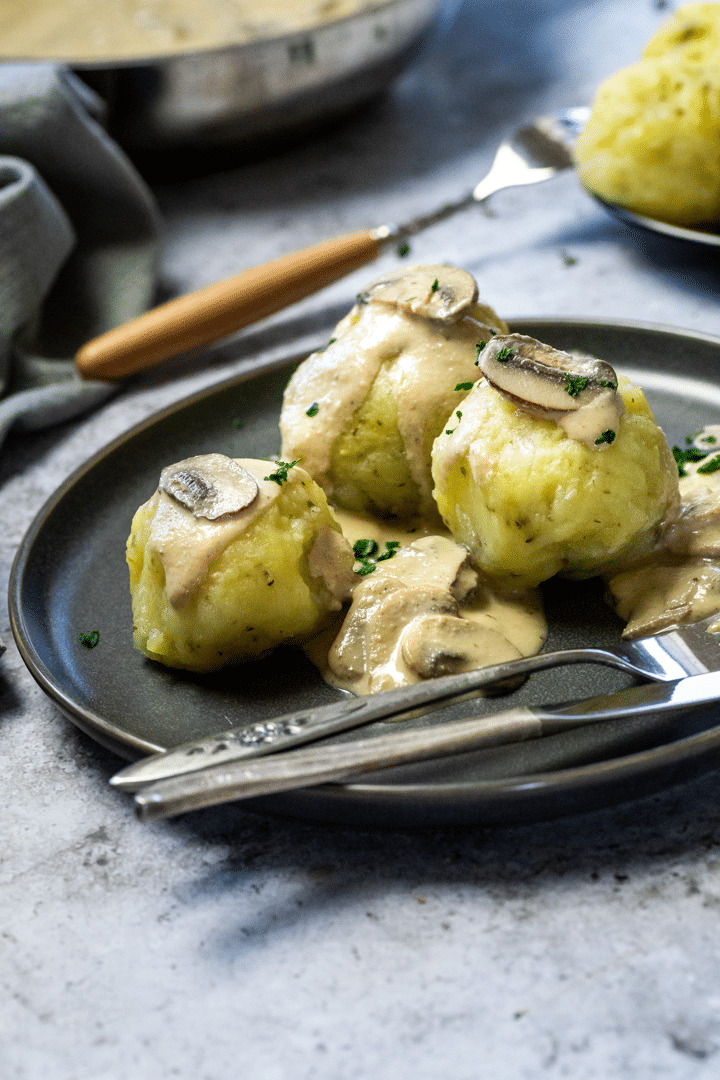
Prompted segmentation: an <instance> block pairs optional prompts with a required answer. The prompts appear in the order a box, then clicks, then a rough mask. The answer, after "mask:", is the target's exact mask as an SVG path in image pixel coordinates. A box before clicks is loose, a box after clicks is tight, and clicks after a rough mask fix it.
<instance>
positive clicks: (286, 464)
mask: <svg viewBox="0 0 720 1080" xmlns="http://www.w3.org/2000/svg"><path fill="white" fill-rule="evenodd" d="M299 461H300V458H296V459H295V461H276V462H275V464H276V465H277V470H276V471H275V472H272V473H270V475H269V476H266V477H265V479H266V480H274V481H275V483H276V484H280V486H281V487H282V485H283V484H284V483H285V481H286V480H287V478H288V473H289V472H290V470H291V469H292V468H294V467H295V465H297V464H298V463H299Z"/></svg>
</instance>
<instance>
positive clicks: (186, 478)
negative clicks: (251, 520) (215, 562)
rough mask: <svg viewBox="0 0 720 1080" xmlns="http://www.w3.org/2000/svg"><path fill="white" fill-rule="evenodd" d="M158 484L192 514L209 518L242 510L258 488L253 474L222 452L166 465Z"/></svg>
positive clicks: (251, 499) (256, 492)
mask: <svg viewBox="0 0 720 1080" xmlns="http://www.w3.org/2000/svg"><path fill="white" fill-rule="evenodd" d="M158 486H159V488H160V490H161V491H164V492H165V494H166V495H169V496H170V497H171V498H173V499H175V500H176V502H179V503H181V504H182V505H183V506H184V507H185V508H186V509H188V510H189V511H190V513H191V514H192V515H193V516H194V517H196V518H206V519H208V520H209V521H215V520H216V519H217V518H221V517H225V516H226V515H228V514H237V513H239V512H240V511H241V510H245V509H246V508H247V507H248V506H250V505H251V504H252V503H253V502H254V501H255V499H256V498H257V496H258V492H259V490H260V489H259V486H258V482H257V480H256V479H255V477H254V476H253V475H252V474H251V473H249V472H248V471H247V469H244V468H243V467H242V465H239V464H238V463H237V462H236V461H233V459H232V458H229V457H225V455H224V454H204V455H200V456H198V457H191V458H185V460H184V461H178V462H176V464H174V465H168V466H167V468H165V469H163V471H162V472H161V474H160V483H159V485H158Z"/></svg>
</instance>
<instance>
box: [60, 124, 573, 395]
mask: <svg viewBox="0 0 720 1080" xmlns="http://www.w3.org/2000/svg"><path fill="white" fill-rule="evenodd" d="M588 112H589V110H588V109H584V108H574V109H566V110H565V111H564V112H561V113H558V115H557V116H545V117H540V118H538V119H537V120H535V121H534V122H533V123H532V124H529V125H526V126H525V127H521V128H520V129H519V130H518V131H516V132H515V134H514V135H513V136H512V137H511V138H509V139H506V140H505V141H504V142H502V143H501V144H500V146H499V147H498V150H497V152H496V154H495V159H494V161H493V164H492V166H491V168H490V171H489V172H488V173H487V175H486V176H485V177H484V178H483V179H482V180H481V181H480V183H479V184H477V185H476V187H474V188H473V189H472V191H469V192H468V193H467V194H466V195H463V196H462V197H461V198H459V199H456V200H455V201H454V202H449V203H446V204H445V205H443V206H440V207H438V208H437V209H435V210H432V211H430V212H429V213H427V214H423V215H420V216H419V217H415V218H413V219H412V220H411V221H406V222H405V223H404V224H401V225H394V224H385V225H377V226H375V227H374V228H371V229H360V230H359V231H358V232H354V233H347V234H345V235H343V236H338V237H335V239H334V240H325V241H323V242H322V243H320V244H315V245H314V246H313V247H309V248H305V249H304V250H303V251H297V252H294V253H293V254H291V255H284V256H283V257H282V258H280V259H276V260H274V261H273V262H269V263H265V265H264V266H260V267H254V268H253V269H251V270H245V271H243V273H241V274H238V275H236V276H235V277H232V278H227V279H226V280H225V281H220V282H217V283H216V284H214V285H208V286H207V287H206V288H204V289H200V290H199V291H198V292H194V293H190V294H188V295H187V296H181V297H178V298H177V299H175V300H170V301H168V303H166V304H162V305H161V306H160V307H157V308H153V310H152V311H148V312H146V313H145V314H144V315H141V316H140V317H139V318H137V319H135V320H133V322H130V323H126V324H125V325H124V326H118V327H116V328H115V329H114V330H110V331H109V332H108V333H106V334H103V335H101V336H100V337H97V338H94V339H93V340H92V341H89V342H88V343H87V344H86V345H84V346H83V347H82V348H81V349H80V351H79V352H78V354H77V356H76V357H75V361H76V364H77V366H78V368H79V370H80V373H81V374H82V375H83V377H84V378H89V379H106V378H110V379H115V378H118V377H120V376H124V375H130V374H132V373H133V372H135V371H139V370H140V369H142V368H146V367H150V366H152V365H153V364H159V363H161V362H162V361H164V360H169V359H170V358H171V357H173V356H177V355H178V354H179V353H185V352H187V351H188V350H189V349H197V348H200V347H201V346H203V345H207V344H209V343H210V342H212V341H216V340H218V339H219V338H222V337H225V336H226V335H228V334H230V333H233V332H234V331H235V330H239V329H240V328H241V327H243V326H249V325H250V324H251V323H253V322H257V320H258V319H262V318H265V316H266V315H271V314H272V313H273V312H275V311H280V310H281V309H282V308H284V307H287V306H288V305H289V304H293V303H295V302H296V301H297V300H301V299H302V298H303V297H305V296H310V295H311V294H312V293H315V292H318V291H319V290H320V289H322V288H324V287H325V286H326V285H329V284H331V282H333V281H339V280H340V278H342V277H345V275H347V274H349V273H351V272H352V271H353V270H357V269H359V268H360V267H361V266H365V265H367V264H368V263H371V262H373V260H374V259H376V258H377V257H378V256H379V255H380V254H381V252H382V251H383V250H384V249H385V248H386V247H388V246H392V245H395V246H397V245H399V244H401V243H402V242H403V241H404V240H407V239H410V238H411V237H413V236H416V235H417V234H418V233H419V232H422V231H423V229H427V228H429V226H431V225H436V224H437V223H438V222H440V221H444V220H445V219H446V218H448V217H451V216H452V215H453V214H456V213H458V211H460V210H465V209H466V208H467V207H468V206H472V205H473V204H474V203H483V202H485V200H486V199H488V198H490V196H491V195H494V194H495V193H496V192H498V191H502V190H503V189H504V188H511V187H519V186H523V185H525V184H537V183H540V182H541V181H543V180H549V179H550V178H551V177H552V176H555V175H556V174H557V173H558V172H561V171H563V170H565V169H570V168H572V165H573V158H572V146H573V144H574V142H575V139H576V138H577V136H578V134H579V133H580V131H581V130H582V128H583V126H584V124H585V121H586V120H587V115H588Z"/></svg>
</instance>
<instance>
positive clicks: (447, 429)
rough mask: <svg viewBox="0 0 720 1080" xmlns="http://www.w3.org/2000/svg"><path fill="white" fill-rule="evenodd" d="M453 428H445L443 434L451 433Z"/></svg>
mask: <svg viewBox="0 0 720 1080" xmlns="http://www.w3.org/2000/svg"><path fill="white" fill-rule="evenodd" d="M454 430H455V428H454V427H451V428H445V434H446V435H452V433H453V431H454Z"/></svg>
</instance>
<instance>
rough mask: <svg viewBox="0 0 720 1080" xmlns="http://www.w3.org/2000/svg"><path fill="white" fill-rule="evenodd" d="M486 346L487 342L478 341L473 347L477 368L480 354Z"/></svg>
mask: <svg viewBox="0 0 720 1080" xmlns="http://www.w3.org/2000/svg"><path fill="white" fill-rule="evenodd" d="M486 345H487V341H478V343H477V345H476V346H475V356H476V357H477V359H476V360H475V367H477V366H478V364H479V363H480V353H481V352H482V351H483V349H484V348H485V346H486Z"/></svg>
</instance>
